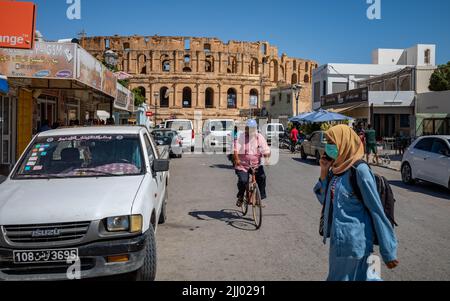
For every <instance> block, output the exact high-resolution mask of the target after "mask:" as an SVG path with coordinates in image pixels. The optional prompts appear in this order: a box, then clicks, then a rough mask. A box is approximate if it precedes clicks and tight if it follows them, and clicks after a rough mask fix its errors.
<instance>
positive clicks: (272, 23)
mask: <svg viewBox="0 0 450 301" xmlns="http://www.w3.org/2000/svg"><path fill="white" fill-rule="evenodd" d="M34 2H35V3H36V4H38V18H37V25H38V29H39V30H40V31H41V32H42V34H44V36H45V38H46V39H51V40H54V39H60V38H72V37H76V34H77V33H78V32H80V31H81V30H82V29H84V30H85V31H86V32H87V34H88V35H89V36H94V35H114V34H119V35H133V34H139V35H154V34H158V35H169V36H170V35H176V36H178V35H186V36H206V37H217V38H220V39H222V40H224V41H228V40H243V41H258V40H267V41H269V42H270V43H271V44H274V45H276V46H278V48H279V53H280V55H281V53H282V52H285V53H286V54H288V55H289V56H294V57H301V58H309V59H314V60H317V61H319V62H320V63H321V64H323V63H370V59H371V58H370V54H371V51H372V50H373V49H375V48H407V47H410V46H412V45H414V44H417V43H433V44H437V63H439V64H442V63H446V62H447V61H450V32H449V30H450V1H448V0H381V8H382V11H381V13H382V15H381V17H382V19H381V20H374V21H370V20H369V19H367V17H366V10H367V8H368V6H369V5H368V4H367V3H366V0H275V1H269V0H126V1H121V0H81V20H72V21H70V20H68V19H67V18H66V10H67V7H68V5H67V4H66V0H36V1H34Z"/></svg>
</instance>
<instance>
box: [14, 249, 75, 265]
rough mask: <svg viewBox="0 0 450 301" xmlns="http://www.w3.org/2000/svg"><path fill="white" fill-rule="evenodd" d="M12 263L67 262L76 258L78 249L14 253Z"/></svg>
mask: <svg viewBox="0 0 450 301" xmlns="http://www.w3.org/2000/svg"><path fill="white" fill-rule="evenodd" d="M13 255H14V263H17V264H20V263H42V262H67V260H68V259H73V258H78V249H50V250H30V251H14V252H13Z"/></svg>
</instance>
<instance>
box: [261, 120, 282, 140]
mask: <svg viewBox="0 0 450 301" xmlns="http://www.w3.org/2000/svg"><path fill="white" fill-rule="evenodd" d="M264 133H265V136H266V140H267V143H269V144H270V143H271V142H272V140H274V139H275V137H280V136H281V135H283V134H284V125H283V124H281V123H268V124H267V125H266V128H265V131H264Z"/></svg>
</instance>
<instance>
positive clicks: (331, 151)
mask: <svg viewBox="0 0 450 301" xmlns="http://www.w3.org/2000/svg"><path fill="white" fill-rule="evenodd" d="M325 153H327V155H328V157H330V158H331V159H334V160H336V159H337V158H338V156H339V150H338V148H337V146H336V144H326V145H325Z"/></svg>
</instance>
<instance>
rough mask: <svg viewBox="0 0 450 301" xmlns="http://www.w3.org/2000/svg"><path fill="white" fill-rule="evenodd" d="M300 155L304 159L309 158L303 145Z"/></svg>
mask: <svg viewBox="0 0 450 301" xmlns="http://www.w3.org/2000/svg"><path fill="white" fill-rule="evenodd" d="M300 156H301V157H302V160H306V159H308V155H307V154H306V153H305V150H304V149H303V147H302V148H301V149H300Z"/></svg>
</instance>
